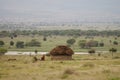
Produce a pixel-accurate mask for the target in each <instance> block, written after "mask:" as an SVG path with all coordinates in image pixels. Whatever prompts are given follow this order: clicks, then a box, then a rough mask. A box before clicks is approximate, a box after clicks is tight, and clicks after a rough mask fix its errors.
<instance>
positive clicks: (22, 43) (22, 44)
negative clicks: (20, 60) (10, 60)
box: [16, 41, 24, 48]
mask: <svg viewBox="0 0 120 80" xmlns="http://www.w3.org/2000/svg"><path fill="white" fill-rule="evenodd" d="M16 47H17V48H24V42H23V41H18V42H17V43H16Z"/></svg>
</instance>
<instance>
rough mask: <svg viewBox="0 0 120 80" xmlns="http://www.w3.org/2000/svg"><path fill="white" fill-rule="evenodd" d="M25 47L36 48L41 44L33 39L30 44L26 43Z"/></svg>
mask: <svg viewBox="0 0 120 80" xmlns="http://www.w3.org/2000/svg"><path fill="white" fill-rule="evenodd" d="M26 46H30V47H34V46H37V47H40V46H41V43H40V42H38V41H37V40H35V39H33V40H31V41H30V42H28V43H26Z"/></svg>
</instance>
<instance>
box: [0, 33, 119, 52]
mask: <svg viewBox="0 0 120 80" xmlns="http://www.w3.org/2000/svg"><path fill="white" fill-rule="evenodd" d="M43 37H44V36H39V35H35V36H23V35H19V36H18V37H16V38H14V39H11V38H10V37H4V38H0V40H3V41H4V42H5V45H4V46H3V47H5V48H8V51H34V50H35V49H37V50H38V51H40V52H49V51H50V50H51V49H52V48H54V47H55V46H58V45H67V42H66V41H67V40H68V39H71V38H74V39H75V40H76V42H75V43H74V45H72V46H71V48H72V49H73V50H74V51H75V52H80V51H81V52H87V51H88V49H83V48H80V46H79V45H78V42H79V41H80V40H86V41H90V40H95V41H98V42H103V43H104V46H103V47H92V48H93V49H95V50H96V51H109V49H110V48H112V47H114V48H117V50H118V51H120V47H119V46H120V37H118V38H117V40H115V36H110V37H101V36H94V39H91V38H88V39H86V38H85V37H86V36H79V37H75V36H52V37H49V36H48V37H47V40H46V41H43ZM32 39H36V40H37V41H39V42H40V43H41V46H40V47H28V46H25V47H24V48H16V46H15V44H16V42H17V41H23V42H24V43H27V42H29V41H31V40H32ZM110 40H111V42H112V43H110V42H109V41H110ZM10 41H13V42H14V46H10ZM114 41H117V42H118V45H114V44H113V42H114Z"/></svg>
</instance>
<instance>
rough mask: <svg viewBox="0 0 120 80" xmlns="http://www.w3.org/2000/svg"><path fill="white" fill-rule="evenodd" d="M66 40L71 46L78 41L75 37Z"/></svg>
mask: <svg viewBox="0 0 120 80" xmlns="http://www.w3.org/2000/svg"><path fill="white" fill-rule="evenodd" d="M66 42H67V44H68V45H69V46H72V45H73V44H74V43H75V42H76V40H75V39H68V40H67V41H66Z"/></svg>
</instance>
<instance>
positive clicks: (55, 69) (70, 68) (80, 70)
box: [0, 53, 120, 80]
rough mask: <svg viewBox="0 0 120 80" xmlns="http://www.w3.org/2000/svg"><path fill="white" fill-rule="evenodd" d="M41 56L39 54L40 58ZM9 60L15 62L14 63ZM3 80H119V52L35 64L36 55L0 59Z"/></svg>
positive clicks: (74, 56) (47, 60) (46, 59)
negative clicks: (34, 56) (34, 57)
mask: <svg viewBox="0 0 120 80" xmlns="http://www.w3.org/2000/svg"><path fill="white" fill-rule="evenodd" d="M40 57H41V55H37V58H38V59H40ZM9 59H16V60H11V61H9ZM0 80H120V53H116V54H114V56H111V54H102V55H101V56H98V55H97V54H93V55H89V54H82V55H80V54H79V55H73V60H69V61H64V60H61V61H51V59H50V56H46V57H45V61H39V60H38V61H36V62H33V56H27V55H24V56H22V55H21V56H10V55H3V56H0Z"/></svg>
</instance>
